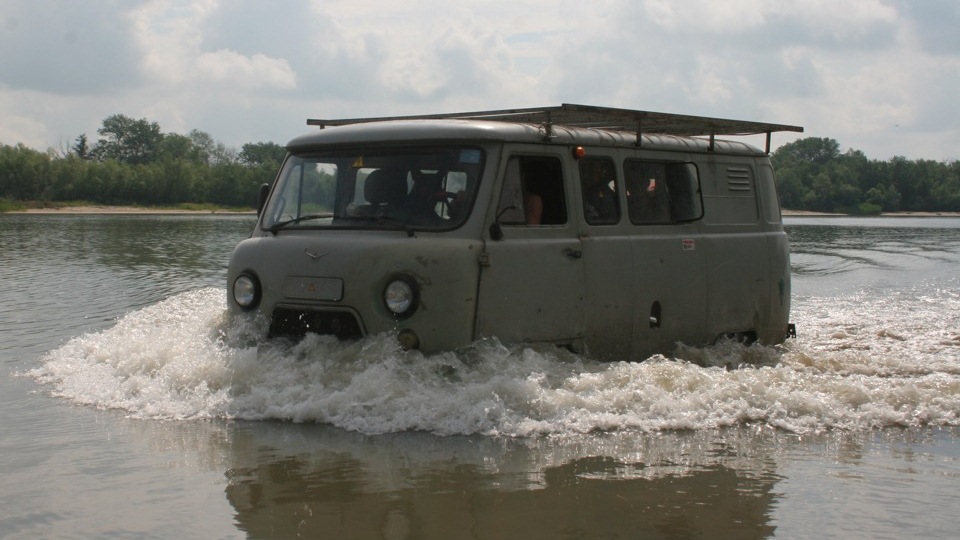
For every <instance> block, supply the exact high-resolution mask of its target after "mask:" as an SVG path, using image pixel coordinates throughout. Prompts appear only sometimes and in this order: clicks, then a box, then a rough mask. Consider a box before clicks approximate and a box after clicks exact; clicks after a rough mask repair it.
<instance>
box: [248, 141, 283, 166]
mask: <svg viewBox="0 0 960 540" xmlns="http://www.w3.org/2000/svg"><path fill="white" fill-rule="evenodd" d="M286 154H287V150H286V148H284V147H282V146H280V145H279V144H277V143H272V142H258V143H247V144H244V145H243V146H241V147H240V155H239V158H240V161H241V162H242V163H245V164H247V165H253V166H256V165H263V164H265V163H273V164H275V165H279V164H280V163H281V162H282V161H283V158H284V156H285V155H286Z"/></svg>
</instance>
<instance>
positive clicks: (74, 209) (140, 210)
mask: <svg viewBox="0 0 960 540" xmlns="http://www.w3.org/2000/svg"><path fill="white" fill-rule="evenodd" d="M7 213H8V214H237V215H243V214H255V212H254V211H253V210H250V211H236V210H182V209H178V208H149V207H141V206H97V205H91V206H61V207H57V208H28V209H25V210H12V211H10V212H7Z"/></svg>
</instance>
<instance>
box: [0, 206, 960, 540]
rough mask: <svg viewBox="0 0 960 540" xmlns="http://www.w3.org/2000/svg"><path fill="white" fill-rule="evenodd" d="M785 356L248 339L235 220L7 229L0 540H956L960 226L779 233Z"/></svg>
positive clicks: (48, 222) (243, 220)
mask: <svg viewBox="0 0 960 540" xmlns="http://www.w3.org/2000/svg"><path fill="white" fill-rule="evenodd" d="M786 225H787V230H788V234H789V237H790V240H791V249H792V255H791V259H792V264H793V271H794V276H793V314H792V320H793V322H794V323H796V325H797V333H798V336H797V338H796V339H792V340H789V341H788V342H787V343H786V344H785V345H784V346H782V347H777V348H772V347H756V346H755V347H744V346H742V345H737V344H721V345H718V346H715V347H710V348H702V349H694V348H682V349H679V350H678V351H677V354H676V355H675V358H670V359H668V358H664V357H654V358H651V359H649V360H647V361H645V362H641V363H626V362H613V363H598V362H593V361H591V360H589V359H586V358H582V357H578V356H576V355H573V354H571V353H568V352H564V351H558V350H555V349H553V348H550V347H537V346H534V347H523V346H516V347H506V346H503V345H501V344H499V343H497V342H495V341H484V342H479V343H475V344H474V345H473V346H471V347H470V348H468V349H466V350H463V351H459V352H457V353H452V352H451V353H445V354H439V355H435V356H429V357H424V356H423V355H421V354H419V353H417V352H408V351H402V350H401V349H400V348H399V347H398V346H397V344H396V343H395V342H394V341H392V340H390V339H386V338H371V339H368V340H364V341H362V342H359V343H351V344H341V343H338V342H335V341H333V340H330V339H324V338H316V337H310V338H307V339H306V340H304V341H303V342H301V343H300V344H297V345H290V344H283V343H262V342H257V340H255V339H252V338H251V337H250V335H249V334H248V333H245V329H244V328H242V327H235V326H232V325H231V324H229V322H228V321H227V320H226V318H225V317H224V310H225V302H224V292H223V287H224V280H225V274H226V263H227V261H228V258H229V254H230V251H231V250H232V248H233V246H234V245H235V244H236V243H237V242H238V241H239V240H240V239H242V238H244V237H245V236H246V235H247V234H248V233H249V231H250V229H251V228H252V226H253V219H252V218H251V217H250V216H216V215H178V216H146V215H142V216H107V215H82V216H77V215H74V216H71V215H25V214H7V215H0V250H2V251H0V253H2V257H0V270H2V273H0V276H2V281H0V365H2V369H3V376H2V377H0V411H2V414H0V432H2V437H0V475H2V478H3V483H2V485H0V538H4V539H6V538H10V539H14V538H16V539H21V538H31V539H32V538H94V537H96V538H173V537H179V538H205V539H206V538H298V537H303V538H387V539H401V538H444V539H452V538H530V539H538V538H544V539H547V538H549V539H556V538H571V539H573V538H587V539H592V538H807V537H818V538H844V539H847V538H904V537H916V538H954V537H955V535H956V531H957V530H958V528H960V515H958V513H957V511H956V509H957V503H956V496H957V495H958V486H960V277H958V272H957V268H958V267H960V266H958V263H960V219H958V218H936V217H931V218H908V217H902V218H835V217H831V218H822V217H791V218H787V220H786Z"/></svg>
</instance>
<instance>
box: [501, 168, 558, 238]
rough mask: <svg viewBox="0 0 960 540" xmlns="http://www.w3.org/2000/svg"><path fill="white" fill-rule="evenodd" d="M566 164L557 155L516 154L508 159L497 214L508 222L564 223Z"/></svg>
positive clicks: (514, 223)
mask: <svg viewBox="0 0 960 540" xmlns="http://www.w3.org/2000/svg"><path fill="white" fill-rule="evenodd" d="M562 171H563V167H562V165H561V163H560V160H559V159H557V158H555V157H544V156H513V157H511V158H510V160H509V161H508V162H507V168H506V173H505V177H504V179H503V189H502V191H501V192H500V203H499V204H498V207H497V215H498V216H499V221H500V223H503V224H504V225H529V226H540V225H563V224H564V223H566V222H567V202H566V196H565V194H564V188H563V172H562Z"/></svg>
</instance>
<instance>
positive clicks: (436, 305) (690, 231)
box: [227, 104, 802, 360]
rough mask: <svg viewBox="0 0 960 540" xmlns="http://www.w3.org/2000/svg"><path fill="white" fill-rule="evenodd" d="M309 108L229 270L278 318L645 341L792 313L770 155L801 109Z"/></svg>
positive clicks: (247, 295)
mask: <svg viewBox="0 0 960 540" xmlns="http://www.w3.org/2000/svg"><path fill="white" fill-rule="evenodd" d="M308 124H310V125H316V126H319V127H320V129H319V130H318V131H316V132H313V133H310V134H307V135H303V136H301V137H298V138H296V139H294V140H292V141H291V142H290V143H289V145H288V146H287V149H288V155H287V157H286V159H285V161H284V163H283V166H282V168H281V170H280V172H279V175H278V176H277V178H276V180H275V181H274V182H273V184H272V185H266V184H265V185H264V186H263V188H262V189H261V196H260V211H259V219H258V221H257V225H256V228H255V230H254V232H253V234H252V235H251V237H250V238H249V239H246V240H244V241H242V242H241V243H240V244H239V245H237V247H236V249H235V251H234V253H233V256H232V258H231V261H230V267H229V272H228V295H227V296H228V304H229V307H230V310H231V312H232V313H233V314H235V315H236V314H242V313H250V314H260V315H262V316H263V317H265V319H266V320H267V321H269V323H268V324H269V330H268V333H269V335H270V336H290V337H293V338H296V337H301V336H303V335H305V334H306V333H308V332H315V333H318V334H329V335H335V336H337V337H339V338H342V339H355V338H360V337H363V336H368V335H375V334H380V333H385V332H386V333H390V334H394V335H396V336H397V338H398V339H399V341H400V343H402V344H403V346H405V347H407V348H414V349H420V350H422V351H424V352H426V353H430V352H435V351H442V350H451V349H456V348H459V347H462V346H464V345H467V344H469V343H471V342H473V341H475V340H478V339H481V338H484V337H496V338H498V339H499V340H500V341H501V342H503V343H517V342H547V343H554V344H556V345H558V346H564V347H568V348H570V349H571V350H574V351H577V352H579V353H583V354H586V355H589V356H591V357H594V358H599V359H613V360H621V359H624V360H626V359H634V360H642V359H644V358H646V357H648V356H649V355H650V354H652V353H656V352H669V351H671V350H672V349H673V348H674V347H675V345H676V343H678V342H682V343H685V344H688V345H694V346H699V345H706V344H710V343H713V342H715V341H716V340H718V339H720V338H724V337H733V338H736V339H742V340H749V341H753V340H756V341H759V342H760V343H764V344H776V343H780V342H782V341H783V340H784V339H785V337H786V336H787V335H788V333H790V332H791V331H792V328H791V325H790V324H789V320H788V319H789V311H790V262H789V250H788V245H787V239H786V236H785V234H784V231H783V224H782V219H781V215H780V207H779V203H778V197H777V191H776V185H775V180H774V172H773V169H772V168H771V166H770V160H769V158H768V154H769V150H770V134H771V133H772V132H776V131H802V128H800V127H796V126H785V125H775V124H766V123H758V122H745V121H735V120H723V119H717V118H703V117H695V116H686V115H674V114H665V113H654V112H648V111H634V110H623V109H610V108H601V107H590V106H583V105H569V104H567V105H561V106H559V107H547V108H538V109H519V110H505V111H483V112H473V113H458V114H440V115H428V116H416V117H392V118H361V119H351V120H308ZM764 133H765V134H766V141H767V148H766V150H765V151H761V150H759V149H757V148H755V147H753V146H751V145H748V144H746V143H743V142H737V141H729V140H720V139H717V138H716V136H718V135H720V136H730V135H744V134H764Z"/></svg>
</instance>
